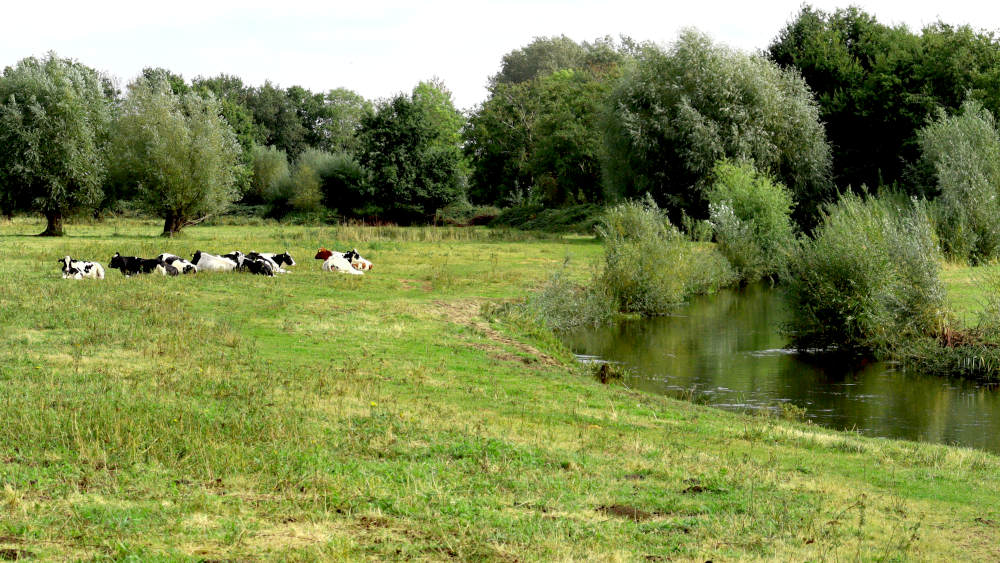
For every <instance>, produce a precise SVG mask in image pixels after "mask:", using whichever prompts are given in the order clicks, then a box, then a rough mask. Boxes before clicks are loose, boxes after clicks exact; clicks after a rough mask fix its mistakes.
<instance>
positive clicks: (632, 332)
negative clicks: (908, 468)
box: [562, 286, 1000, 453]
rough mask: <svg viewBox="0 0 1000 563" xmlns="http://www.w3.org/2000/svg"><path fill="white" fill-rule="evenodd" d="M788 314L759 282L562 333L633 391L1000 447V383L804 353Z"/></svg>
mask: <svg viewBox="0 0 1000 563" xmlns="http://www.w3.org/2000/svg"><path fill="white" fill-rule="evenodd" d="M787 316H788V309H787V306H786V304H785V301H784V298H783V296H782V294H781V292H780V291H776V290H771V289H768V288H766V287H762V286H752V287H749V288H745V289H742V290H730V291H723V292H720V293H718V294H716V295H711V296H705V297H699V298H696V299H694V300H693V301H692V302H691V303H690V304H689V305H686V306H685V307H683V308H682V309H678V311H677V312H676V313H675V314H673V315H671V316H665V317H655V318H649V319H637V320H626V321H622V322H620V323H618V324H615V325H612V326H606V327H600V328H596V329H585V330H578V331H574V332H571V333H567V334H563V335H562V337H563V340H564V341H565V342H566V343H567V344H568V345H569V346H570V348H571V349H572V350H573V351H574V353H576V354H577V355H578V357H579V359H580V360H581V361H608V362H614V363H618V364H622V365H623V366H624V367H626V368H628V371H629V375H628V376H627V377H626V381H625V382H626V384H627V385H629V386H630V387H633V388H637V389H643V390H645V391H649V392H654V393H665V394H670V395H674V396H678V395H679V396H684V397H691V398H693V399H695V400H696V401H698V402H704V403H707V404H710V405H713V406H716V407H720V408H724V409H730V410H737V411H748V410H751V411H752V410H759V409H775V410H777V409H780V405H781V403H792V404H793V405H795V406H797V407H801V408H804V409H805V416H806V417H807V418H809V419H811V420H812V421H813V422H815V423H816V424H821V425H823V426H827V427H830V428H836V429H839V430H856V431H859V432H861V433H863V434H866V435H870V436H882V437H887V438H904V439H907V440H917V441H927V442H939V443H945V444H957V445H962V446H969V447H975V448H980V449H985V450H990V451H993V452H997V453H1000V392H998V391H997V390H996V387H983V386H978V385H975V384H973V383H969V382H965V381H960V380H949V379H943V378H940V377H935V376H928V375H923V374H920V373H913V372H910V371H906V370H903V369H902V368H901V367H900V366H898V365H894V364H891V363H885V362H881V363H862V362H856V361H851V362H845V361H844V360H843V359H838V358H834V357H830V356H823V355H810V354H799V353H796V352H794V351H793V350H789V349H787V348H786V346H787V340H786V339H785V338H784V337H783V336H782V335H781V334H780V332H779V328H780V326H781V323H783V322H784V321H785V320H786V319H787Z"/></svg>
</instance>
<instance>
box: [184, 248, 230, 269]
mask: <svg viewBox="0 0 1000 563" xmlns="http://www.w3.org/2000/svg"><path fill="white" fill-rule="evenodd" d="M191 262H193V263H194V265H195V266H197V267H198V269H199V270H201V271H205V272H232V271H233V270H235V269H236V266H237V263H236V261H235V260H230V259H229V258H223V257H222V256H216V255H214V254H209V253H207V252H202V251H200V250H199V251H197V252H195V253H194V255H193V256H192V257H191Z"/></svg>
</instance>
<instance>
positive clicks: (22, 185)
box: [0, 53, 114, 235]
mask: <svg viewBox="0 0 1000 563" xmlns="http://www.w3.org/2000/svg"><path fill="white" fill-rule="evenodd" d="M113 90H114V89H113V86H112V84H111V82H110V81H109V80H107V79H105V78H104V77H102V76H101V75H100V74H98V73H97V72H96V71H95V70H93V69H91V68H89V67H87V66H84V65H82V64H80V63H78V62H76V61H73V60H71V59H63V58H59V57H58V56H56V54H55V53H49V54H48V55H46V56H45V57H44V58H42V59H37V58H34V57H29V58H26V59H23V60H21V61H20V62H18V64H17V65H16V66H15V67H7V68H6V69H4V73H3V76H2V77H0V206H2V207H3V211H4V212H5V213H7V214H8V215H9V214H11V213H13V211H16V210H23V209H27V208H31V209H34V210H36V211H39V212H41V213H42V214H44V215H45V217H46V219H47V223H48V224H47V226H46V229H45V231H44V232H43V233H42V234H44V235H62V234H63V225H62V222H63V217H64V216H65V215H66V214H68V213H70V212H72V211H74V210H76V209H81V208H84V209H85V208H90V207H93V206H95V205H97V204H98V203H99V202H100V200H101V197H102V193H103V192H102V190H101V187H102V182H103V180H104V176H105V172H106V159H105V153H104V145H105V144H106V142H107V132H108V127H109V126H110V123H111V99H110V97H111V96H112V95H113Z"/></svg>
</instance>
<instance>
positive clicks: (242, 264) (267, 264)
mask: <svg viewBox="0 0 1000 563" xmlns="http://www.w3.org/2000/svg"><path fill="white" fill-rule="evenodd" d="M222 258H224V259H227V260H232V261H233V262H235V263H236V270H237V271H239V272H250V273H251V274H256V275H258V276H273V275H274V273H275V271H277V269H278V265H277V264H275V263H274V262H272V261H271V260H268V259H265V258H263V257H261V255H260V254H258V253H256V252H251V253H250V254H243V253H242V252H240V251H239V250H234V251H232V252H230V253H229V254H223V255H222Z"/></svg>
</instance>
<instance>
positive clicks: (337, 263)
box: [316, 248, 364, 275]
mask: <svg viewBox="0 0 1000 563" xmlns="http://www.w3.org/2000/svg"><path fill="white" fill-rule="evenodd" d="M352 252H355V251H352ZM359 257H360V255H359ZM316 259H317V260H323V271H324V272H341V273H343V274H354V275H362V274H364V272H362V271H361V270H359V269H357V268H355V267H354V265H353V264H351V261H350V260H349V259H348V258H347V256H346V255H345V254H344V253H341V252H333V251H332V250H327V249H325V248H320V249H319V252H317V253H316Z"/></svg>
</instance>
